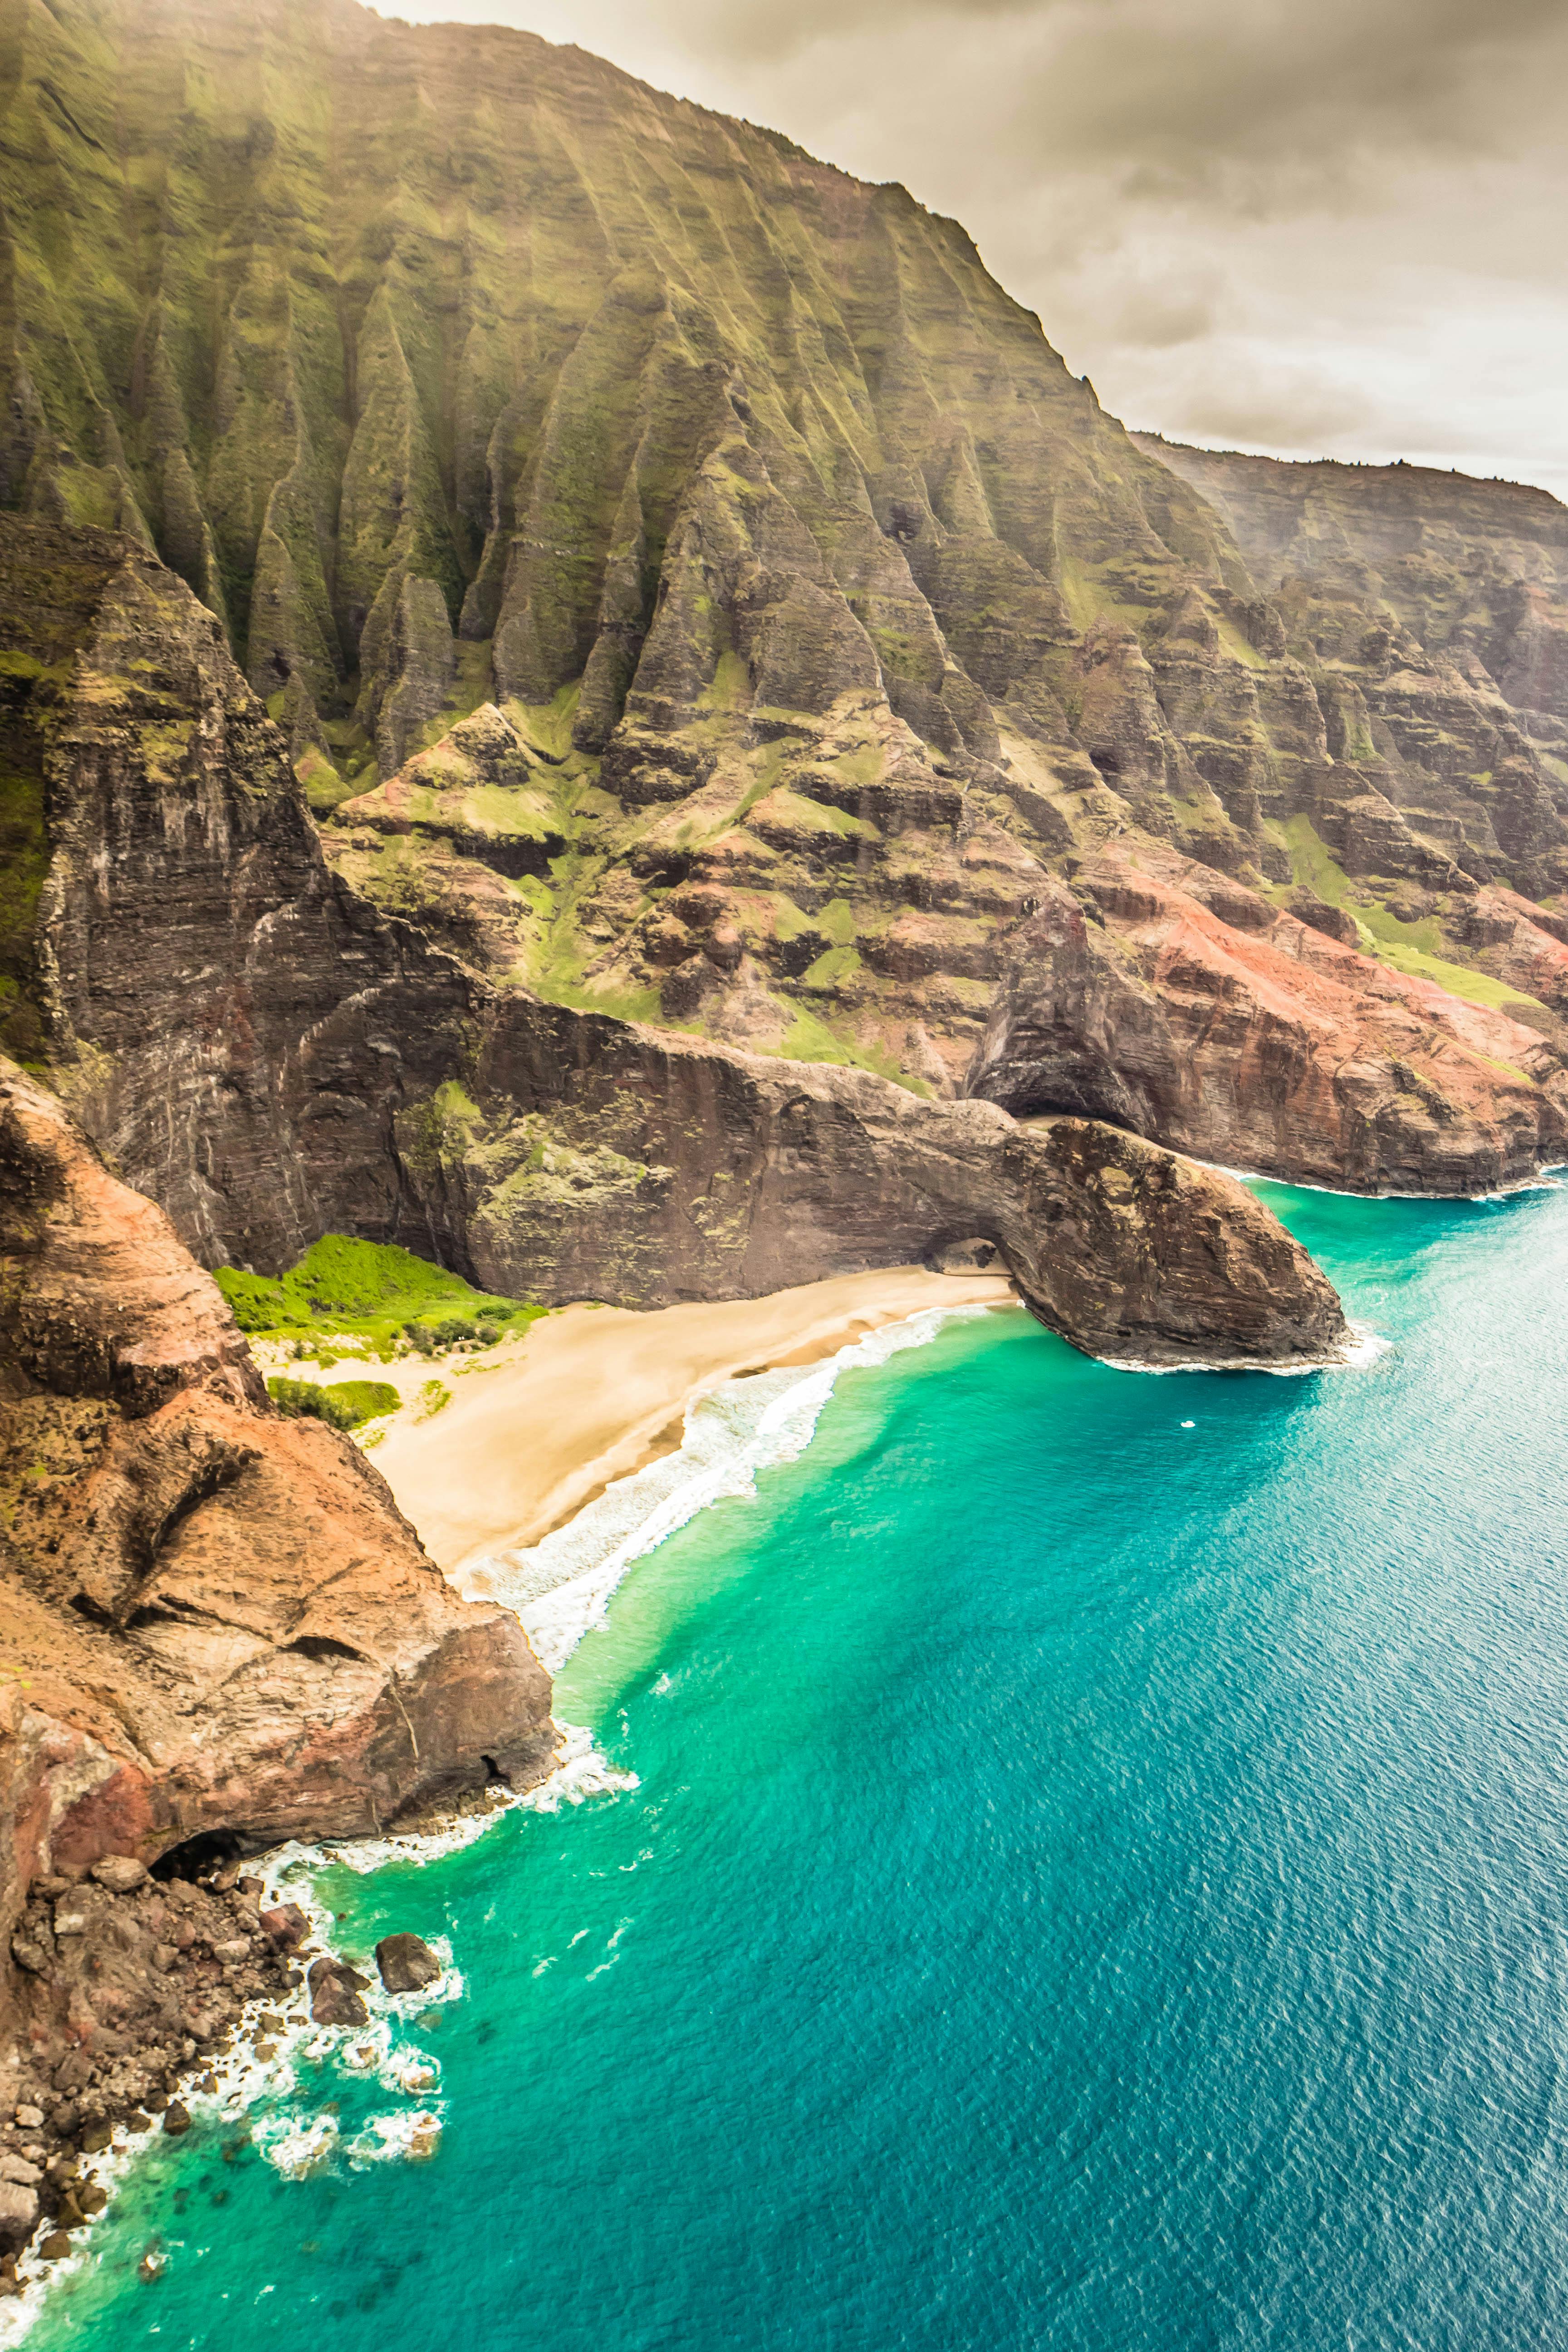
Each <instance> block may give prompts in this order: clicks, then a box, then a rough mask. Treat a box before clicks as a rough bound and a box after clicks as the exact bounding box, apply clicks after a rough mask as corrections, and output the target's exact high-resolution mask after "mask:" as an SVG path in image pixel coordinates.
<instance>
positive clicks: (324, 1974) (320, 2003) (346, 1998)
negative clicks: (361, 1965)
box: [310, 1959, 370, 2025]
mask: <svg viewBox="0 0 1568 2352" xmlns="http://www.w3.org/2000/svg"><path fill="white" fill-rule="evenodd" d="M368 1982H369V1979H368V1978H366V1977H362V1976H361V1975H360V1974H359V1971H358V1970H357V1969H351V1968H350V1967H349V1965H348V1963H347V1961H346V1960H328V1959H321V1960H313V1961H312V1962H311V1963H310V2018H311V2021H312V2023H314V2024H316V2025H368V2024H369V2023H370V2011H369V2010H368V2009H366V2007H365V2005H364V2003H363V2000H361V1999H360V1994H361V1993H362V1992H363V1990H364V1989H365V1987H366V1985H367V1984H368Z"/></svg>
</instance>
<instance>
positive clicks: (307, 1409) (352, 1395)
mask: <svg viewBox="0 0 1568 2352" xmlns="http://www.w3.org/2000/svg"><path fill="white" fill-rule="evenodd" d="M267 1393H268V1396H269V1397H270V1398H271V1399H272V1402H273V1403H274V1404H275V1405H276V1406H277V1407H278V1409H279V1412H286V1413H287V1414H288V1415H289V1418H290V1420H297V1419H299V1418H300V1417H301V1416H303V1417H305V1418H308V1419H310V1420H314V1421H324V1422H326V1423H329V1425H330V1426H331V1428H333V1429H357V1428H358V1427H359V1424H360V1423H361V1422H362V1421H374V1419H375V1417H376V1415H377V1414H378V1413H383V1412H396V1410H397V1408H398V1406H399V1404H400V1403H401V1402H402V1401H403V1400H402V1399H401V1397H400V1396H399V1395H398V1393H397V1391H396V1390H395V1388H394V1387H393V1385H392V1382H391V1381H334V1383H333V1385H332V1386H331V1388H330V1389H324V1388H322V1387H321V1383H320V1382H319V1381H286V1380H282V1379H275V1380H270V1381H268V1383H267Z"/></svg>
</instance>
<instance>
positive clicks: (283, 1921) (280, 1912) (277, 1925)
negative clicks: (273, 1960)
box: [261, 1903, 310, 1949]
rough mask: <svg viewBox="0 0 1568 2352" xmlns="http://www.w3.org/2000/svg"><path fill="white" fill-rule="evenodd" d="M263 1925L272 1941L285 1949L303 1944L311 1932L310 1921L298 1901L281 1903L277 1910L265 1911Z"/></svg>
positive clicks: (262, 1918) (262, 1915) (262, 1916)
mask: <svg viewBox="0 0 1568 2352" xmlns="http://www.w3.org/2000/svg"><path fill="white" fill-rule="evenodd" d="M261 1925H262V1927H263V1928H264V1929H265V1930H266V1932H267V1934H268V1936H270V1937H271V1938H272V1941H273V1942H274V1943H275V1944H279V1945H281V1946H282V1947H283V1948H285V1949H291V1948H292V1947H293V1946H294V1945H296V1944H302V1943H303V1942H304V1940H305V1938H306V1937H307V1936H308V1935H309V1934H310V1921H309V1919H307V1918H306V1916H305V1914H304V1913H303V1912H302V1911H301V1910H300V1906H299V1905H298V1904H297V1903H280V1904H279V1906H278V1907H277V1909H276V1910H275V1911H263V1912H262V1914H261Z"/></svg>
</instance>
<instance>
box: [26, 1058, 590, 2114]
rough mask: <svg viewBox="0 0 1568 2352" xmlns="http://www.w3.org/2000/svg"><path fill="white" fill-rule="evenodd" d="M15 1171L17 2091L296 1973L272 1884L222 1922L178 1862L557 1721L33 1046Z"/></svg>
mask: <svg viewBox="0 0 1568 2352" xmlns="http://www.w3.org/2000/svg"><path fill="white" fill-rule="evenodd" d="M0 1176H3V1179H4V1181H3V1182H0V1666H3V1668H4V1672H3V1673H0V1935H3V1936H4V1938H5V1949H6V1950H7V1951H8V1952H9V1953H10V1956H11V1958H12V1959H13V1960H15V1961H16V1965H15V1966H14V1967H7V1968H6V1969H5V1971H4V1973H3V1975H0V2080H3V2079H4V2072H5V2065H6V2063H8V2062H7V2058H6V2053H8V2052H9V2051H11V2050H12V2049H14V2048H16V2047H18V2046H22V2047H27V2048H30V2049H31V2050H32V2051H33V2052H34V2053H42V2054H43V2063H45V2064H46V2066H47V2067H51V2068H52V2067H53V2066H55V2065H57V2064H59V2063H66V2064H70V2063H72V2062H71V2058H70V2056H69V2055H68V2053H72V2052H80V2053H86V2056H87V2059H88V2062H89V2070H90V2068H91V2066H92V2065H94V2064H97V2063H100V2061H101V2060H102V2059H103V2058H104V2057H106V2056H110V2055H112V2053H114V2051H115V2050H116V2049H121V2050H122V2049H125V2048H128V2047H130V2046H131V2045H132V2041H133V2040H136V2041H140V2040H141V2039H142V2038H144V2037H145V2036H147V2035H148V2034H149V2033H151V2034H153V2037H154V2039H155V2040H156V2042H158V2044H159V2045H160V2046H162V2045H163V2042H167V2041H170V2040H172V2041H173V2043H174V2046H175V2047H178V2045H179V2044H180V2042H181V2041H182V2039H183V2038H184V2037H194V2038H195V2040H196V2041H198V2042H199V2041H202V2040H204V2039H205V2038H207V2037H208V2036H210V2035H211V2034H212V2033H213V2032H216V2031H217V2030H218V2028H219V2027H220V2025H221V2024H222V2022H223V2021H224V2020H225V2018H226V2017H227V2016H228V2015H230V2014H232V2011H233V2010H234V2008H235V2007H236V2005H237V2001H238V2000H241V1999H242V1998H243V1997H245V1995H246V1993H247V1990H260V1989H262V1987H263V1985H264V1984H269V1983H272V1982H274V1981H277V1980H278V1977H279V1971H280V1970H281V1969H284V1968H285V1966H286V1959H285V1957H284V1954H285V1953H286V1949H287V1940H285V1942H284V1943H283V1944H282V1945H281V1946H280V1945H279V1940H278V1939H277V1938H276V1937H274V1936H273V1935H272V1934H271V1932H270V1931H269V1930H268V1929H265V1928H264V1927H263V1926H262V1922H261V1919H260V1916H259V1914H258V1910H257V1908H256V1904H255V1901H254V1896H253V1895H252V1893H251V1892H249V1891H244V1890H242V1889H240V1888H237V1887H234V1886H232V1885H231V1887H230V1889H229V1891H227V1892H226V1893H225V1894H224V1895H222V1896H221V1901H222V1905H223V1916H221V1918H220V1917H215V1916H213V1913H212V1910H211V1901H210V1898H207V1897H205V1896H201V1897H198V1896H197V1895H195V1893H194V1892H187V1891H185V1890H184V1889H183V1886H182V1882H181V1881H180V1879H179V1877H178V1876H175V1877H174V1878H171V1879H170V1880H168V1881H167V1883H166V1884H154V1883H153V1881H151V1880H150V1879H149V1877H148V1875H147V1870H146V1864H148V1863H150V1862H152V1861H153V1860H154V1858H156V1857H159V1856H161V1855H163V1856H166V1855H167V1853H168V1851H169V1849H171V1848H179V1849H181V1850H182V1858H183V1859H186V1860H188V1861H189V1862H190V1863H192V1864H198V1863H203V1862H207V1861H211V1860H213V1859H215V1858H220V1857H223V1856H226V1855H232V1854H234V1853H237V1852H238V1851H241V1850H244V1849H246V1848H250V1849H253V1850H254V1849H259V1848H260V1847H262V1846H265V1845H268V1844H271V1843H276V1842H277V1841H279V1840H280V1839H283V1838H287V1837H290V1836H303V1837H311V1836H320V1835H326V1834H331V1835H339V1836H347V1835H353V1834H356V1833H359V1832H365V1831H374V1830H376V1829H379V1828H380V1827H381V1826H382V1825H384V1823H386V1822H389V1821H391V1820H393V1819H395V1817H396V1816H397V1814H398V1813H399V1812H400V1811H403V1810H405V1808H408V1807H410V1806H413V1805H416V1804H419V1803H421V1802H428V1801H436V1800H438V1799H439V1798H440V1797H441V1796H442V1795H443V1794H445V1793H448V1792H455V1791H458V1790H462V1789H464V1788H466V1787H473V1788H482V1787H483V1786H485V1785H486V1784H487V1783H488V1782H489V1780H492V1779H494V1778H495V1777H496V1775H497V1773H498V1772H500V1774H502V1775H503V1776H506V1777H508V1778H510V1780H512V1781H513V1783H514V1785H518V1786H526V1785H527V1784H528V1783H529V1782H530V1781H531V1780H534V1779H537V1778H539V1777H540V1776H541V1775H542V1773H544V1772H545V1771H546V1770H548V1769H549V1766H550V1762H551V1759H552V1754H553V1749H554V1731H553V1727H552V1723H551V1720H550V1713H549V1706H550V1686H549V1682H548V1679H547V1677H546V1676H545V1675H544V1674H543V1672H542V1669H541V1668H540V1666H539V1665H538V1664H537V1662H536V1660H535V1659H534V1657H533V1654H532V1653H531V1650H530V1649H529V1646H528V1643H527V1642H526V1640H525V1638H524V1637H523V1635H522V1633H521V1629H520V1628H519V1626H518V1624H517V1621H516V1619H515V1618H514V1617H512V1616H510V1614H509V1613H508V1612H505V1611H501V1610H497V1609H492V1608H476V1607H474V1606H472V1605H470V1604H468V1603H467V1602H464V1601H459V1600H458V1598H457V1597H456V1595H455V1594H454V1593H453V1592H452V1591H450V1589H449V1588H448V1587H447V1584H446V1583H445V1581H444V1580H443V1579H442V1578H441V1577H440V1575H439V1574H438V1572H437V1570H436V1569H435V1568H434V1567H433V1566H432V1564H431V1563H430V1561H429V1560H428V1559H426V1557H425V1555H424V1553H423V1552H422V1551H421V1549H420V1548H419V1545H418V1543H417V1541H416V1538H415V1536H414V1534H413V1531H412V1530H411V1529H410V1528H408V1527H407V1525H406V1524H405V1521H404V1520H403V1519H402V1518H401V1517H399V1515H398V1513H397V1511H396V1509H395V1506H394V1505H393V1502H392V1499H391V1496H389V1494H388V1493H387V1491H386V1489H385V1487H384V1485H383V1484H382V1482H381V1480H380V1479H379V1477H378V1476H377V1475H376V1474H375V1472H374V1470H373V1469H372V1468H371V1467H370V1465H368V1463H366V1462H365V1461H364V1459H363V1456H362V1455H360V1454H358V1453H357V1452H356V1451H355V1449H354V1448H353V1446H351V1445H350V1444H348V1443H347V1441H346V1440H344V1439H343V1438H342V1437H341V1436H340V1435H339V1434H338V1433H336V1432H334V1431H331V1430H329V1429H327V1428H326V1427H325V1426H324V1425H323V1424H321V1423H304V1422H291V1421H286V1420H282V1419H280V1418H279V1416H278V1415H276V1414H275V1413H274V1412H272V1411H271V1410H270V1408H269V1407H268V1405H267V1403H266V1401H265V1397H264V1395H263V1394H262V1393H261V1390H260V1383H259V1381H258V1376H257V1374H256V1372H255V1370H254V1368H253V1367H252V1365H251V1363H250V1360H249V1357H248V1353H247V1349H246V1346H245V1342H244V1340H243V1339H242V1338H241V1336H240V1334H239V1332H238V1331H237V1328H235V1326H234V1323H233V1321H232V1318H230V1315H229V1312H228V1309H227V1307H226V1305H225V1303H224V1300H223V1298H222V1297H221V1295H220V1293H219V1292H218V1290H217V1288H216V1285H215V1284H213V1283H212V1281H211V1280H210V1278H209V1277H208V1276H205V1275H204V1274H202V1273H201V1272H200V1270H199V1269H198V1268H197V1267H196V1266H195V1265H194V1264H193V1263H192V1262H191V1260H190V1258H189V1257H188V1256H187V1255H186V1254H185V1253H184V1251H183V1250H182V1249H181V1248H180V1246H179V1244H178V1243H177V1242H176V1241H175V1240H174V1235H173V1234H171V1232H170V1231H169V1228H168V1225H167V1223H166V1221H165V1220H164V1219H163V1216H162V1215H161V1213H159V1212H158V1211H157V1210H156V1209H154V1208H153V1205H152V1204H151V1202H147V1201H144V1200H142V1199H141V1198H140V1197H139V1196H137V1195H136V1194H134V1193H132V1192H128V1191H127V1189H126V1188H125V1187H124V1186H123V1185H122V1184H121V1183H120V1182H118V1181H117V1180H116V1179H115V1178H113V1177H111V1176H110V1174H109V1172H108V1171H107V1170H106V1169H105V1168H104V1167H103V1165H102V1163H101V1162H100V1160H99V1159H98V1158H97V1156H96V1154H95V1153H94V1152H93V1151H92V1150H91V1149H90V1147H89V1145H88V1144H87V1142H86V1141H85V1139H83V1137H82V1136H81V1134H80V1133H79V1130H78V1129H76V1128H75V1126H74V1125H73V1123H72V1122H71V1120H70V1119H69V1118H68V1116H67V1115H66V1113H65V1112H64V1110H63V1109H62V1108H61V1106H60V1105H59V1104H58V1102H57V1101H55V1100H54V1099H53V1098H52V1097H49V1096H48V1095H47V1094H46V1093H45V1092H44V1091H43V1090H42V1088H40V1087H37V1086H35V1085H34V1084H33V1083H32V1082H31V1081H30V1080H29V1079H27V1078H26V1077H24V1076H23V1075H22V1074H21V1072H20V1071H18V1070H16V1068H14V1067H13V1066H9V1065H0ZM95 1865H96V1867H95ZM159 1866H160V1868H167V1867H168V1864H167V1862H166V1861H165V1862H163V1863H161V1864H160V1865H159ZM236 1875H237V1874H236ZM250 1884H253V1883H251V1882H247V1887H248V1885H250ZM29 1885H32V1886H33V1887H34V1889H35V1892H34V1894H33V1895H32V1897H31V1899H28V1897H27V1889H28V1887H29ZM204 1906H205V1908H204ZM287 1925H288V1926H289V1927H292V1922H289V1923H287ZM132 1927H133V1928H134V1932H132ZM90 2079H91V2075H90V2071H89V2081H90ZM58 2087H59V2088H60V2089H61V2090H62V2091H63V2090H64V2089H65V2087H66V2085H65V2084H64V2081H63V2079H62V2082H61V2084H59V2085H58Z"/></svg>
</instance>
